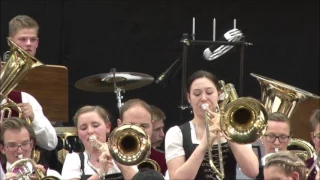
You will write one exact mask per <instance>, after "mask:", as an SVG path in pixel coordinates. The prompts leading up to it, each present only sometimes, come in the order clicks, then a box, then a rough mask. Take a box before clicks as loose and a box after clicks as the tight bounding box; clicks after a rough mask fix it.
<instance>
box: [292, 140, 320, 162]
mask: <svg viewBox="0 0 320 180" xmlns="http://www.w3.org/2000/svg"><path fill="white" fill-rule="evenodd" d="M294 145H295V146H298V147H300V148H302V149H303V150H288V151H290V152H292V153H294V154H295V155H296V156H297V157H299V158H300V159H301V160H302V161H304V162H305V161H306V160H308V159H310V158H312V157H313V155H314V153H315V151H316V150H315V149H314V147H313V146H312V145H311V144H310V143H308V142H307V141H304V140H302V139H298V138H292V139H290V141H289V144H288V149H289V148H290V146H294Z"/></svg>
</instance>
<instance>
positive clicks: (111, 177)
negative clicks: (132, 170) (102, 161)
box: [79, 152, 124, 180]
mask: <svg viewBox="0 0 320 180" xmlns="http://www.w3.org/2000/svg"><path fill="white" fill-rule="evenodd" d="M79 157H80V161H81V171H82V175H81V178H80V180H87V179H88V178H90V177H91V176H92V175H85V174H84V154H83V152H81V153H79ZM105 179H107V180H124V178H123V176H122V174H121V173H115V174H108V175H106V176H105Z"/></svg>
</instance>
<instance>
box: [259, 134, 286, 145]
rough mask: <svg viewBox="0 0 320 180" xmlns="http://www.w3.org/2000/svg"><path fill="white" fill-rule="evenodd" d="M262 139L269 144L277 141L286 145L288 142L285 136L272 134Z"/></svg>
mask: <svg viewBox="0 0 320 180" xmlns="http://www.w3.org/2000/svg"><path fill="white" fill-rule="evenodd" d="M264 137H265V138H266V140H267V141H268V142H271V143H273V142H275V141H276V139H278V140H279V142H280V143H286V142H288V140H289V137H290V136H286V135H280V136H276V135H273V134H266V135H264Z"/></svg>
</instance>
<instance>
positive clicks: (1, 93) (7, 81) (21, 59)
mask: <svg viewBox="0 0 320 180" xmlns="http://www.w3.org/2000/svg"><path fill="white" fill-rule="evenodd" d="M7 40H8V43H9V46H10V54H9V56H8V58H7V59H6V63H5V64H4V66H3V67H1V71H0V82H1V84H0V102H2V101H3V100H4V99H6V100H7V102H6V103H5V104H2V105H0V109H1V110H3V111H5V112H7V113H8V114H10V116H11V113H12V112H11V109H10V108H12V109H14V110H15V111H17V112H18V113H19V117H20V118H21V115H22V113H21V109H20V107H18V106H17V104H16V103H15V102H13V101H12V100H11V99H9V98H8V97H7V96H8V94H9V93H10V92H11V91H12V90H13V89H14V88H15V87H16V86H17V85H18V83H19V82H20V81H21V80H22V79H23V78H24V77H25V75H26V74H27V72H28V71H29V70H30V69H32V68H35V67H37V66H41V65H43V64H42V63H41V62H40V61H39V60H38V59H36V58H35V57H33V56H32V55H30V54H29V53H28V52H26V51H24V50H23V49H22V48H21V47H19V46H18V45H17V44H15V43H14V42H13V41H12V40H11V39H10V38H7ZM2 114H4V112H3V113H2ZM4 119H5V117H4V116H3V115H1V118H0V120H4ZM26 120H27V121H28V123H31V121H30V119H26Z"/></svg>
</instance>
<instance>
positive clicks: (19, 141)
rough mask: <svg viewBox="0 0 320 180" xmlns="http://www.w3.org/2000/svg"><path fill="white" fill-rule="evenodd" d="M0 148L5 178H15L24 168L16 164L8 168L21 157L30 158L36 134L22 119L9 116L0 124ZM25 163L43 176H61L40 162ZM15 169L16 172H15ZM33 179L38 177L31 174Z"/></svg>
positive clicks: (22, 173) (22, 172) (21, 173)
mask: <svg viewBox="0 0 320 180" xmlns="http://www.w3.org/2000/svg"><path fill="white" fill-rule="evenodd" d="M0 133H1V134H0V135H1V136H0V150H1V161H3V164H4V167H2V168H3V169H2V170H3V171H4V173H5V176H4V177H5V179H11V178H13V179H15V178H17V177H20V175H24V173H27V172H25V171H26V168H25V167H23V166H22V165H21V166H17V167H15V168H13V171H10V172H9V170H10V169H11V168H12V167H11V165H12V164H13V163H15V162H16V161H18V160H20V159H21V158H30V159H32V150H33V149H34V147H35V143H36V135H35V132H34V130H33V129H32V127H31V126H30V125H29V124H28V123H27V122H26V121H24V120H22V119H20V118H15V117H11V118H9V119H8V120H6V121H4V122H3V123H2V125H1V131H0ZM30 165H31V164H26V165H25V166H26V167H27V168H28V169H29V170H30V171H31V172H33V171H34V170H35V168H36V169H38V170H40V171H42V173H43V174H44V175H45V176H55V177H57V178H59V179H60V178H61V177H60V174H59V173H58V172H56V171H54V170H51V169H49V168H48V167H46V166H43V165H41V164H38V165H36V167H32V166H30ZM15 170H17V171H18V172H15ZM32 177H34V178H35V179H37V178H40V177H37V176H35V175H32Z"/></svg>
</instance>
